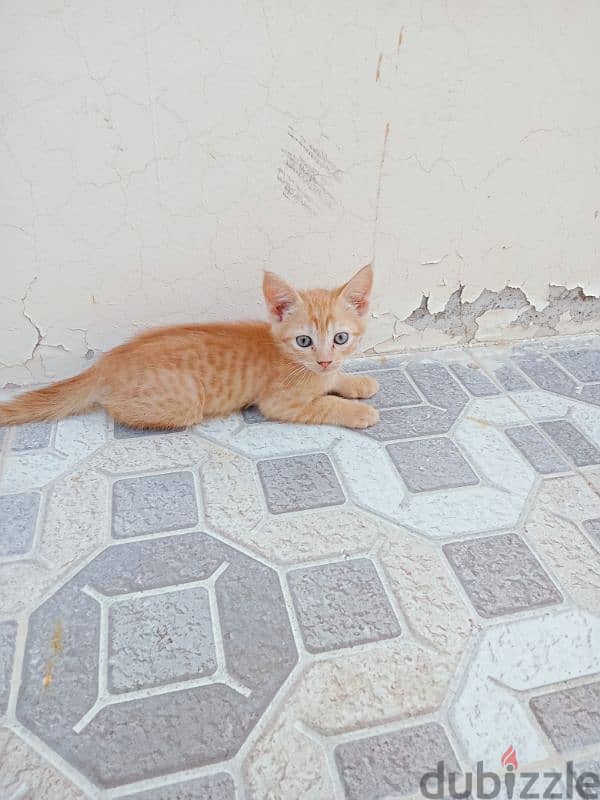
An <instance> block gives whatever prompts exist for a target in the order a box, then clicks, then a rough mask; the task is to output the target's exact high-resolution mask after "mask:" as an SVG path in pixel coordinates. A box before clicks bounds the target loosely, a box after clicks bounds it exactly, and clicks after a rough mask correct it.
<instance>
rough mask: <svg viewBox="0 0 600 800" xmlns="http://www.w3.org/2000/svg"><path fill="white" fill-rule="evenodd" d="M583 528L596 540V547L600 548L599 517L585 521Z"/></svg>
mask: <svg viewBox="0 0 600 800" xmlns="http://www.w3.org/2000/svg"><path fill="white" fill-rule="evenodd" d="M583 527H584V528H585V529H586V531H587V532H588V533H589V534H590V536H591V537H592V538H593V539H595V540H596V543H597V544H598V547H600V517H598V518H596V519H586V520H585V522H584V523H583Z"/></svg>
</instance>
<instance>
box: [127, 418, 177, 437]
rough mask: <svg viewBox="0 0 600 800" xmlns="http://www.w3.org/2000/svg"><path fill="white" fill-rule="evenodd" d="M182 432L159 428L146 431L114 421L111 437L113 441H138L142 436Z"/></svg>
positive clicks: (175, 429)
mask: <svg viewBox="0 0 600 800" xmlns="http://www.w3.org/2000/svg"><path fill="white" fill-rule="evenodd" d="M182 430H184V429H183V428H159V429H153V430H148V429H145V428H130V427H129V425H124V424H123V423H122V422H117V421H116V420H115V423H114V428H113V436H114V437H115V439H138V438H140V437H142V436H158V435H162V434H165V433H177V432H178V431H182Z"/></svg>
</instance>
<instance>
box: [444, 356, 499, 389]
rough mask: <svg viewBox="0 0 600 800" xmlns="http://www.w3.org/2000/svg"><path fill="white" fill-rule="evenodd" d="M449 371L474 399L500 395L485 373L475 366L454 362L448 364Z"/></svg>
mask: <svg viewBox="0 0 600 800" xmlns="http://www.w3.org/2000/svg"><path fill="white" fill-rule="evenodd" d="M450 369H451V370H452V372H453V373H454V374H455V375H456V377H457V378H458V380H459V381H460V382H461V383H462V385H463V386H464V387H465V389H466V390H467V391H468V392H470V393H471V394H472V395H474V396H475V397H488V396H490V395H494V394H500V390H499V389H498V388H497V387H496V386H494V384H493V383H492V382H491V380H490V379H489V378H488V376H487V375H486V374H485V372H484V371H483V370H482V369H481V368H480V367H478V366H477V364H462V363H460V362H458V361H456V362H455V363H453V364H450Z"/></svg>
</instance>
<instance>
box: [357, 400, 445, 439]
mask: <svg viewBox="0 0 600 800" xmlns="http://www.w3.org/2000/svg"><path fill="white" fill-rule="evenodd" d="M455 419H456V417H454V416H452V415H451V414H449V413H448V412H447V411H445V410H444V409H440V408H432V407H431V406H425V405H421V406H412V407H410V408H386V409H384V410H383V411H381V412H380V416H379V422H377V424H375V425H373V426H372V427H371V428H366V429H365V431H364V433H366V434H367V435H368V436H371V437H372V438H373V439H376V440H377V441H379V442H391V441H394V440H395V439H411V438H413V437H414V436H432V435H435V434H439V433H447V432H448V431H449V430H450V428H451V427H452V423H453V422H454V420H455Z"/></svg>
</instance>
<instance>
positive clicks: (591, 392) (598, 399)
mask: <svg viewBox="0 0 600 800" xmlns="http://www.w3.org/2000/svg"><path fill="white" fill-rule="evenodd" d="M577 397H578V398H579V399H580V400H585V402H586V403H593V404H594V405H595V406H600V383H589V384H587V385H586V386H583V387H582V388H581V393H579V394H578V395H577Z"/></svg>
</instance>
